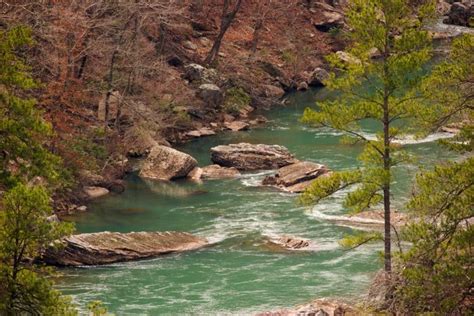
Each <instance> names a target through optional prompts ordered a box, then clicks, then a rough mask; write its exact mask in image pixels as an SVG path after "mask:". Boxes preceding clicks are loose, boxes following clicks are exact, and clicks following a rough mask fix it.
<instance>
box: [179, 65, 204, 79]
mask: <svg viewBox="0 0 474 316" xmlns="http://www.w3.org/2000/svg"><path fill="white" fill-rule="evenodd" d="M184 71H185V72H184V78H185V79H188V80H189V81H196V80H201V79H202V77H203V76H204V72H205V71H206V68H204V67H203V66H201V65H199V64H189V65H187V66H186V67H184Z"/></svg>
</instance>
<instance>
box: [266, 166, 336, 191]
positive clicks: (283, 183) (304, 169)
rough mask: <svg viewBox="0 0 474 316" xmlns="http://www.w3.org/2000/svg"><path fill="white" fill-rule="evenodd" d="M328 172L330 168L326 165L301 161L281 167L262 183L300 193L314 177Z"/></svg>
mask: <svg viewBox="0 0 474 316" xmlns="http://www.w3.org/2000/svg"><path fill="white" fill-rule="evenodd" d="M328 172H329V169H328V168H327V167H326V166H324V165H321V164H317V163H314V162H310V161H301V162H297V163H294V164H291V165H288V166H285V167H282V168H280V169H279V170H278V172H277V174H276V175H274V176H268V177H266V178H265V179H263V182H262V184H263V185H271V186H275V187H277V188H280V189H282V190H285V191H288V192H292V193H298V192H303V191H304V190H305V189H306V188H307V187H308V186H309V185H310V184H311V182H313V180H314V179H316V178H318V177H319V176H321V175H324V174H327V173H328Z"/></svg>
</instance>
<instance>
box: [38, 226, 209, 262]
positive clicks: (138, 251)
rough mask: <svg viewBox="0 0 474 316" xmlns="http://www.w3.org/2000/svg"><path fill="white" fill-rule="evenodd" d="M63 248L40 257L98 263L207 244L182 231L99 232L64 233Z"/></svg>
mask: <svg viewBox="0 0 474 316" xmlns="http://www.w3.org/2000/svg"><path fill="white" fill-rule="evenodd" d="M60 242H61V243H62V244H63V245H64V248H62V249H61V250H57V249H55V248H50V249H48V250H46V252H45V253H44V255H43V258H42V261H44V262H45V263H47V264H51V265H57V266H82V265H101V264H109V263H114V262H123V261H131V260H140V259H147V258H153V257H157V256H160V255H164V254H169V253H175V252H183V251H189V250H195V249H199V248H202V247H204V246H206V245H208V242H207V240H206V239H204V238H200V237H196V236H194V235H191V234H188V233H182V232H132V233H112V232H100V233H91V234H80V235H73V236H70V237H66V238H64V239H63V240H61V241H60Z"/></svg>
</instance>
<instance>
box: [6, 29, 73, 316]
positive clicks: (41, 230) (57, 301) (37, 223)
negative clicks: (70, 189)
mask: <svg viewBox="0 0 474 316" xmlns="http://www.w3.org/2000/svg"><path fill="white" fill-rule="evenodd" d="M31 43H32V39H31V36H30V30H29V29H28V28H25V27H15V28H12V29H10V30H9V31H0V163H1V164H2V170H1V171H0V189H2V190H6V193H5V195H4V198H3V201H2V202H0V284H2V286H1V287H0V314H1V315H70V314H74V311H73V310H71V309H70V305H69V304H68V302H67V300H65V299H64V298H63V297H61V295H60V293H59V292H57V291H55V290H54V289H53V288H52V284H51V282H50V281H49V280H48V279H47V278H46V277H45V275H47V274H48V273H49V272H48V270H46V269H42V268H41V267H39V266H37V265H34V264H33V260H34V259H35V258H37V257H39V256H40V255H41V251H42V250H43V249H44V248H45V247H48V246H49V244H50V243H51V242H52V241H53V240H55V239H57V238H59V237H62V236H64V235H65V234H68V233H70V232H71V230H72V227H71V226H70V225H67V224H64V223H59V222H55V221H50V220H48V216H50V215H52V210H51V207H50V205H49V203H50V197H49V195H48V193H47V191H46V189H45V188H44V187H41V186H34V182H38V181H32V180H33V178H35V177H38V176H41V177H42V179H44V180H45V182H46V181H47V180H58V176H59V172H58V170H59V167H58V163H59V159H58V158H57V157H56V156H54V155H53V154H51V153H50V152H49V151H48V149H47V147H46V146H45V142H46V140H47V137H48V136H49V135H50V133H51V128H50V126H49V124H47V123H46V122H45V121H44V120H43V118H42V115H41V112H40V111H38V110H37V108H36V102H35V100H34V99H31V98H26V95H27V94H28V90H29V89H31V88H34V87H36V83H35V81H34V80H33V79H32V77H31V75H30V73H29V69H28V67H27V65H26V63H25V62H24V60H23V59H22V58H20V57H19V54H18V50H20V49H22V48H24V47H26V46H28V45H30V44H31ZM40 182H41V181H40ZM25 183H27V184H25Z"/></svg>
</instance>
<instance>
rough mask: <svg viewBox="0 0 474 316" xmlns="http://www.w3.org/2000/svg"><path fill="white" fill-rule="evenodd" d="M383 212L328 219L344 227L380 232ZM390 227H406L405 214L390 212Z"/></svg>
mask: <svg viewBox="0 0 474 316" xmlns="http://www.w3.org/2000/svg"><path fill="white" fill-rule="evenodd" d="M384 218H385V216H384V212H383V211H364V212H361V213H358V214H355V215H350V216H334V218H333V219H332V218H328V220H329V221H332V222H335V223H338V224H342V225H345V226H350V227H356V228H364V229H369V230H382V229H383V228H384ZM390 219H391V222H392V225H394V226H395V227H401V226H404V225H406V223H407V221H408V216H407V215H406V214H405V213H401V212H398V211H392V212H391V214H390Z"/></svg>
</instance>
